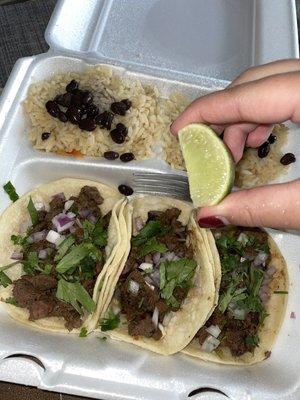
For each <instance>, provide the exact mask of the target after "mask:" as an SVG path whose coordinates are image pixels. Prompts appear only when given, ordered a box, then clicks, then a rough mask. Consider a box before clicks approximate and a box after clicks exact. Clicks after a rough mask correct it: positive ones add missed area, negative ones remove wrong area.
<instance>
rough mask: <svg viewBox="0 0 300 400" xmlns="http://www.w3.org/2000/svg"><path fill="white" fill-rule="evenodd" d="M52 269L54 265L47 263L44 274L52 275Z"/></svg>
mask: <svg viewBox="0 0 300 400" xmlns="http://www.w3.org/2000/svg"><path fill="white" fill-rule="evenodd" d="M51 271H52V265H51V264H47V265H45V268H44V269H43V271H42V274H43V275H50V274H51Z"/></svg>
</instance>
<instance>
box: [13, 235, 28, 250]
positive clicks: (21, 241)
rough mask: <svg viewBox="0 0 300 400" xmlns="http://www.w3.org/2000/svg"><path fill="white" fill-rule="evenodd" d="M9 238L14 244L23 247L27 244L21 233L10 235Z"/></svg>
mask: <svg viewBox="0 0 300 400" xmlns="http://www.w3.org/2000/svg"><path fill="white" fill-rule="evenodd" d="M10 240H11V241H12V242H13V244H14V245H16V246H21V247H23V248H24V249H25V248H26V247H27V246H28V242H27V238H26V237H23V236H21V235H11V237H10Z"/></svg>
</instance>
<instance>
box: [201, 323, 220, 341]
mask: <svg viewBox="0 0 300 400" xmlns="http://www.w3.org/2000/svg"><path fill="white" fill-rule="evenodd" d="M205 330H206V332H208V333H209V334H210V335H212V336H213V337H215V338H216V339H217V338H218V336H219V335H220V333H221V329H220V327H219V326H218V325H210V326H209V327H208V328H206V329H205Z"/></svg>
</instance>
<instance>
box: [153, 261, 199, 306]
mask: <svg viewBox="0 0 300 400" xmlns="http://www.w3.org/2000/svg"><path fill="white" fill-rule="evenodd" d="M196 267H197V262H196V261H194V260H190V259H187V258H182V259H180V260H176V261H166V262H164V263H163V264H162V265H161V266H160V296H161V297H162V298H163V299H165V300H166V301H167V303H168V304H171V305H172V304H175V302H176V303H177V304H178V302H177V300H176V299H175V298H174V296H173V291H174V289H175V287H176V286H181V287H185V288H189V287H190V283H191V280H192V278H193V276H194V273H195V269H196ZM187 283H188V285H186V284H187Z"/></svg>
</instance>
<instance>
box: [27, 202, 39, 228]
mask: <svg viewBox="0 0 300 400" xmlns="http://www.w3.org/2000/svg"><path fill="white" fill-rule="evenodd" d="M27 210H28V212H29V215H30V218H31V222H32V225H33V226H34V225H36V224H37V223H38V222H39V216H38V212H37V209H36V208H35V207H34V204H33V201H32V198H31V197H30V198H29V203H28V206H27Z"/></svg>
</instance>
